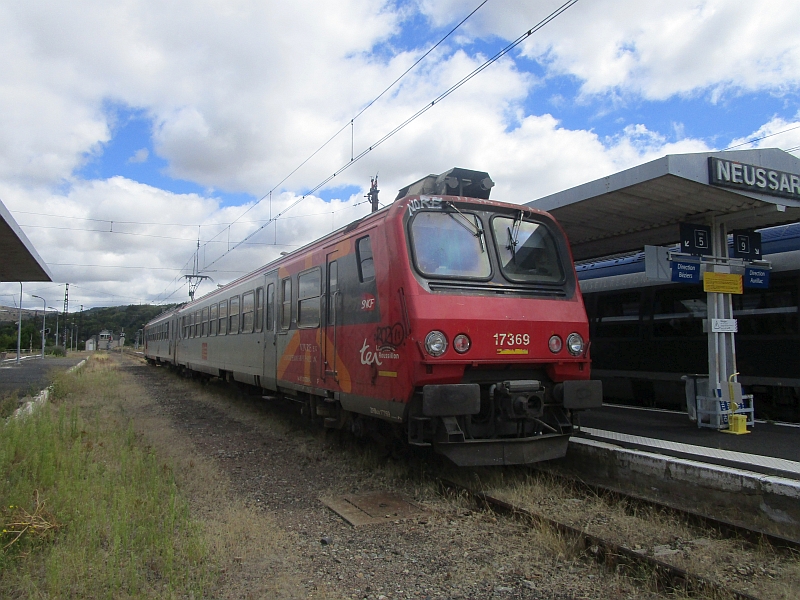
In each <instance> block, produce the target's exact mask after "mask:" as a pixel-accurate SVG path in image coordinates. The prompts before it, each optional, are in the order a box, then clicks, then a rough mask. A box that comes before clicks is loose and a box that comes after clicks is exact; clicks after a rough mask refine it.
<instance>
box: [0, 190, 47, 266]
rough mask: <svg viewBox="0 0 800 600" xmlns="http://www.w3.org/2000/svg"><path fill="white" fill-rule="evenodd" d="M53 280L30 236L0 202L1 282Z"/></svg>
mask: <svg viewBox="0 0 800 600" xmlns="http://www.w3.org/2000/svg"><path fill="white" fill-rule="evenodd" d="M2 281H53V274H52V273H51V272H50V269H49V268H48V267H47V265H46V264H45V262H44V261H43V260H42V257H41V256H39V253H38V252H36V248H34V247H33V244H31V242H30V240H29V239H28V236H26V235H25V234H24V233H23V231H22V229H20V227H19V225H17V222H16V221H15V220H14V217H12V216H11V213H10V212H8V210H7V209H6V207H5V206H4V205H3V203H2V202H0V282H2Z"/></svg>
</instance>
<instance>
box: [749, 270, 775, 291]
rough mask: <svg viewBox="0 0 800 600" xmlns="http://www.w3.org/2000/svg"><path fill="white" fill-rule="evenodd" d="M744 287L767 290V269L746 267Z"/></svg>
mask: <svg viewBox="0 0 800 600" xmlns="http://www.w3.org/2000/svg"><path fill="white" fill-rule="evenodd" d="M744 287H746V288H756V289H763V290H765V289H767V288H768V287H769V269H764V268H762V267H747V268H746V269H745V271H744Z"/></svg>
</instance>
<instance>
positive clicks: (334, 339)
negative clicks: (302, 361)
mask: <svg viewBox="0 0 800 600" xmlns="http://www.w3.org/2000/svg"><path fill="white" fill-rule="evenodd" d="M338 256H339V251H338V250H336V251H334V252H330V253H328V256H327V258H326V261H325V264H326V268H325V282H326V283H325V335H324V340H323V342H322V344H321V345H322V349H321V350H322V361H321V362H322V365H321V367H322V373H321V377H322V379H323V380H327V379H328V378H333V380H334V381H339V373H338V370H337V368H338V365H337V364H336V363H337V360H338V359H337V355H338V352H337V351H338V348H339V345H340V344H341V343H342V340H341V339H340V338H341V336H340V333H341V332H340V329H341V325H342V312H341V308H342V297H341V292H340V290H339V262H338V260H337V259H338Z"/></svg>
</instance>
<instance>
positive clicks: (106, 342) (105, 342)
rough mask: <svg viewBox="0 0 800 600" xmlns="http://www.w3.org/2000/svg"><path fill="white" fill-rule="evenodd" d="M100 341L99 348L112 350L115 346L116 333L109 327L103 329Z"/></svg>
mask: <svg viewBox="0 0 800 600" xmlns="http://www.w3.org/2000/svg"><path fill="white" fill-rule="evenodd" d="M98 337H99V341H98V343H97V349H98V350H111V349H112V348H113V347H114V334H113V333H111V332H110V331H109V330H108V329H103V331H101V332H100V335H99V336H98Z"/></svg>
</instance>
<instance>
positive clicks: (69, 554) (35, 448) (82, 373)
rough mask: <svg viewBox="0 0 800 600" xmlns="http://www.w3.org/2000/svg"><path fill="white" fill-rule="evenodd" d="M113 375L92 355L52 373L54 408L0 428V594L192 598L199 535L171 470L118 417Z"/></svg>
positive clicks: (201, 549) (200, 559)
mask: <svg viewBox="0 0 800 600" xmlns="http://www.w3.org/2000/svg"><path fill="white" fill-rule="evenodd" d="M114 375H115V373H114V369H113V365H111V364H109V363H108V362H107V361H104V360H103V359H102V358H100V359H99V360H91V361H89V363H88V364H87V365H86V366H85V367H84V368H83V369H81V370H79V371H77V372H75V373H61V374H59V375H57V376H56V377H55V379H54V383H53V389H54V393H53V399H54V400H55V403H54V404H48V405H44V406H42V407H40V408H39V409H37V410H35V411H34V412H33V413H32V414H31V415H30V416H28V417H26V418H24V419H13V420H10V421H8V422H7V423H6V424H5V425H0V427H1V428H2V431H0V502H2V506H3V507H4V508H3V509H2V510H0V518H1V519H2V525H3V527H2V529H3V530H5V531H4V532H3V537H2V538H1V539H2V551H0V588H2V589H4V590H5V591H6V592H4V593H8V594H9V595H11V596H14V595H18V596H25V597H31V596H37V597H38V596H72V597H99V596H113V597H118V596H125V597H128V596H159V597H160V596H190V595H194V596H201V595H202V593H203V589H204V588H205V587H206V586H207V584H208V581H209V579H210V575H208V573H209V570H207V569H203V568H197V567H198V566H199V565H202V564H204V563H205V562H206V561H208V548H207V545H206V543H205V541H204V537H203V535H202V530H201V528H200V527H199V525H198V524H197V523H195V522H194V521H193V520H192V519H191V518H190V513H189V508H188V502H187V501H186V499H185V498H184V497H183V496H182V495H181V494H180V492H179V489H178V487H177V485H176V483H175V479H174V476H173V473H172V470H171V468H170V467H169V466H168V465H165V464H164V462H163V460H160V459H159V457H158V456H156V455H155V454H154V453H153V452H152V451H150V450H148V449H146V448H142V447H141V445H140V444H139V442H138V440H137V436H136V434H135V432H134V430H133V427H132V426H131V425H130V423H129V422H128V421H127V420H126V419H125V418H124V415H123V414H121V409H120V406H119V405H120V403H121V400H122V397H123V393H122V390H121V389H120V383H119V379H118V378H117V377H115V376H114ZM45 499H46V502H45Z"/></svg>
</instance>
